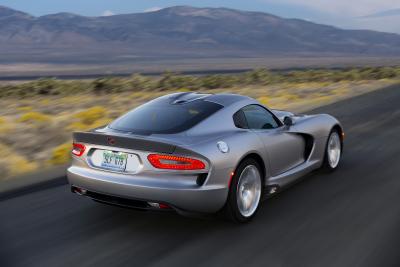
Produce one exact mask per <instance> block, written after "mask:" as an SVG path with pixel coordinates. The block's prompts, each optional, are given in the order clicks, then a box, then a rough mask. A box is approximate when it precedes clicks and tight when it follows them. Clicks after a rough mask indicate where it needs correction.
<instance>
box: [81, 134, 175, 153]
mask: <svg viewBox="0 0 400 267" xmlns="http://www.w3.org/2000/svg"><path fill="white" fill-rule="evenodd" d="M73 139H74V142H75V143H87V144H92V145H101V146H109V147H119V148H127V149H132V150H141V151H149V152H158V153H165V154H172V153H174V151H175V149H176V146H175V145H171V144H166V143H163V142H159V141H154V140H150V139H144V138H137V137H136V136H135V137H129V136H119V135H110V134H105V133H98V132H75V133H74V134H73Z"/></svg>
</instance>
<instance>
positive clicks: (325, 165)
mask: <svg viewBox="0 0 400 267" xmlns="http://www.w3.org/2000/svg"><path fill="white" fill-rule="evenodd" d="M333 135H337V136H338V137H339V140H340V142H339V144H340V154H339V162H338V163H337V165H336V166H332V165H331V164H330V162H329V152H328V148H329V141H330V139H331V138H332V136H333ZM342 152H343V143H342V140H341V138H340V132H339V131H338V130H337V129H332V131H331V132H330V133H329V136H328V139H327V140H326V145H325V154H324V161H323V163H322V167H321V170H322V171H323V172H328V173H329V172H334V171H336V170H337V169H338V167H339V166H340V160H341V157H342Z"/></svg>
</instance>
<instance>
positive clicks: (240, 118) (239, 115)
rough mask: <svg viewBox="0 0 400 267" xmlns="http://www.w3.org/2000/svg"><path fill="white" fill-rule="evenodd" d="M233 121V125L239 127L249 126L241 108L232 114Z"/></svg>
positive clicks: (245, 127) (246, 127)
mask: <svg viewBox="0 0 400 267" xmlns="http://www.w3.org/2000/svg"><path fill="white" fill-rule="evenodd" d="M233 122H234V123H235V126H236V127H238V128H241V129H248V128H249V126H248V125H247V121H246V117H245V116H244V112H243V110H239V111H238V112H236V113H235V114H234V115H233Z"/></svg>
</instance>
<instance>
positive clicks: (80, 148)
mask: <svg viewBox="0 0 400 267" xmlns="http://www.w3.org/2000/svg"><path fill="white" fill-rule="evenodd" d="M85 150H86V147H85V145H83V144H78V143H74V144H73V148H72V154H73V155H75V156H77V157H80V156H82V155H83V153H85Z"/></svg>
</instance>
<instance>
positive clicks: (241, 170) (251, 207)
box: [225, 158, 263, 223]
mask: <svg viewBox="0 0 400 267" xmlns="http://www.w3.org/2000/svg"><path fill="white" fill-rule="evenodd" d="M260 170H261V169H260V165H259V164H258V162H257V161H256V160H254V159H252V158H249V159H245V160H244V161H242V162H241V163H240V164H239V166H238V168H237V170H236V171H235V174H234V175H233V177H232V181H231V184H230V188H229V196H228V201H227V203H226V205H225V213H226V216H227V217H228V218H229V219H231V220H233V221H234V222H241V223H243V222H247V221H250V220H251V219H252V218H253V217H254V216H255V214H256V212H257V210H258V207H259V204H260V199H261V195H262V189H263V186H262V177H261V171H260Z"/></svg>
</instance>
